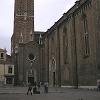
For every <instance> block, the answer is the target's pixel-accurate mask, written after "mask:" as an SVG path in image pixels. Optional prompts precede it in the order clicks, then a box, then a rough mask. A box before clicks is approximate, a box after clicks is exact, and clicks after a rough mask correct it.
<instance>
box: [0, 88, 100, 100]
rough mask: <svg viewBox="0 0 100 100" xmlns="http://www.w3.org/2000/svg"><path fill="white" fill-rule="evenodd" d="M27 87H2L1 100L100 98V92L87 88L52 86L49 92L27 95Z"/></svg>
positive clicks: (98, 99)
mask: <svg viewBox="0 0 100 100" xmlns="http://www.w3.org/2000/svg"><path fill="white" fill-rule="evenodd" d="M26 92H27V87H16V88H0V100H81V98H82V100H100V92H97V91H94V90H92V91H91V90H87V89H71V88H50V89H49V93H47V94H45V93H44V92H43V91H41V94H33V95H30V94H29V95H26Z"/></svg>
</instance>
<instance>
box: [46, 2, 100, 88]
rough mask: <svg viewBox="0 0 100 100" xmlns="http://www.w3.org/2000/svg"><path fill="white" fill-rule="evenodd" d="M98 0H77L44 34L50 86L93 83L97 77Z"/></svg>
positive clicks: (99, 74) (91, 84)
mask: <svg viewBox="0 0 100 100" xmlns="http://www.w3.org/2000/svg"><path fill="white" fill-rule="evenodd" d="M99 6H100V1H99V0H78V1H76V2H75V5H74V6H73V7H72V8H71V9H69V10H68V11H67V12H66V13H64V14H63V16H62V17H61V18H60V19H59V20H58V21H57V22H55V24H54V25H53V26H52V27H51V28H50V29H48V30H47V32H46V34H45V65H46V66H48V72H47V74H48V81H49V85H50V86H63V85H64V86H65V85H68V86H75V87H76V88H77V87H78V86H93V85H96V81H97V80H98V79H100V68H99V67H100V66H99V65H100V61H99V59H100V56H99V55H100V52H99V48H100V45H99V41H100V37H99V34H100V28H99V27H100V11H99V10H100V7H99Z"/></svg>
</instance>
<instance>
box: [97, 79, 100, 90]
mask: <svg viewBox="0 0 100 100" xmlns="http://www.w3.org/2000/svg"><path fill="white" fill-rule="evenodd" d="M97 90H98V91H100V80H97Z"/></svg>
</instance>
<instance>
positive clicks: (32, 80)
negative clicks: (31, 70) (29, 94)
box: [28, 76, 34, 85]
mask: <svg viewBox="0 0 100 100" xmlns="http://www.w3.org/2000/svg"><path fill="white" fill-rule="evenodd" d="M28 83H30V84H31V85H34V77H32V76H31V77H30V76H29V77H28Z"/></svg>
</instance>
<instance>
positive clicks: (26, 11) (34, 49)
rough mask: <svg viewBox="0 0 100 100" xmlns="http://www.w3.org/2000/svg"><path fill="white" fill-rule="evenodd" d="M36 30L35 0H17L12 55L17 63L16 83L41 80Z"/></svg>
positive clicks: (15, 63) (21, 83)
mask: <svg viewBox="0 0 100 100" xmlns="http://www.w3.org/2000/svg"><path fill="white" fill-rule="evenodd" d="M40 34H41V35H43V32H34V0H15V13H14V32H13V35H12V38H11V55H12V60H13V63H14V65H15V85H27V84H28V83H31V84H32V85H33V84H34V82H35V81H36V82H39V81H41V79H42V78H41V73H42V71H41V69H42V68H41V59H40V58H41V57H40V48H39V37H40V36H41V35H40Z"/></svg>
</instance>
